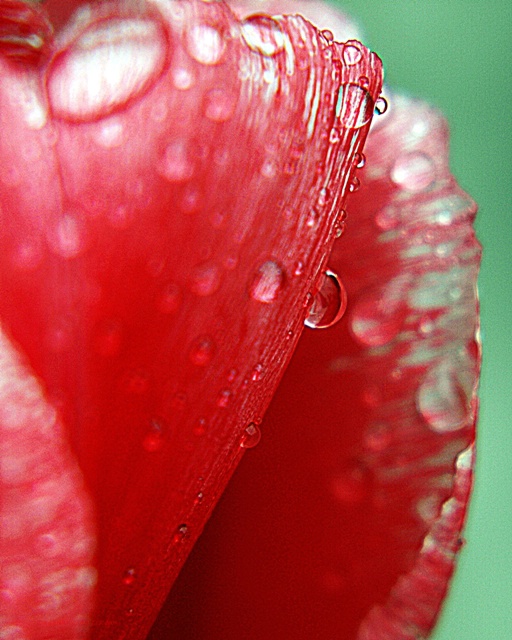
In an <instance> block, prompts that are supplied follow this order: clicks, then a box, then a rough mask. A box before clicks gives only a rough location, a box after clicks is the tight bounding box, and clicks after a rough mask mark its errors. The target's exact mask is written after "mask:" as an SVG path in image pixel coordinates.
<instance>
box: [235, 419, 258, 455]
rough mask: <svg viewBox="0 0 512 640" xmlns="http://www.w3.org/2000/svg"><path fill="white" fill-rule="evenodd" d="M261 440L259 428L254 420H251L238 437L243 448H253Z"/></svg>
mask: <svg viewBox="0 0 512 640" xmlns="http://www.w3.org/2000/svg"><path fill="white" fill-rule="evenodd" d="M260 440H261V430H260V428H259V427H258V425H257V424H256V423H255V422H251V423H250V424H249V425H248V426H247V427H246V428H245V430H244V432H243V434H242V438H241V439H240V446H241V447H242V448H243V449H252V448H254V447H255V446H256V445H257V444H258V443H259V441H260Z"/></svg>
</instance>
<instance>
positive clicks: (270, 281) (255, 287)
mask: <svg viewBox="0 0 512 640" xmlns="http://www.w3.org/2000/svg"><path fill="white" fill-rule="evenodd" d="M284 284H285V274H284V271H283V269H282V268H281V267H280V265H279V264H278V263H277V262H275V261H274V260H267V261H266V262H264V263H263V264H262V265H261V266H260V267H259V269H258V270H257V271H256V273H255V275H254V278H253V280H252V282H251V284H250V287H249V293H250V295H251V298H252V299H253V300H257V301H258V302H263V303H264V304H270V303H271V302H274V300H275V299H276V298H277V296H278V295H279V293H280V292H281V291H282V289H283V287H284Z"/></svg>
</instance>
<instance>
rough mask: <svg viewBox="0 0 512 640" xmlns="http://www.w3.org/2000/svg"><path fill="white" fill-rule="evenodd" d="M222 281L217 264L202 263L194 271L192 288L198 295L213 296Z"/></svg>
mask: <svg viewBox="0 0 512 640" xmlns="http://www.w3.org/2000/svg"><path fill="white" fill-rule="evenodd" d="M220 283H221V277H220V272H219V269H218V267H217V266H216V265H214V264H200V265H197V266H196V267H195V268H194V270H193V272H192V277H191V281H190V290H191V291H192V292H193V293H195V294H196V295H198V296H203V297H206V296H211V295H213V294H214V293H215V292H216V291H217V290H218V289H219V287H220Z"/></svg>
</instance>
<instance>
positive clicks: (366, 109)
mask: <svg viewBox="0 0 512 640" xmlns="http://www.w3.org/2000/svg"><path fill="white" fill-rule="evenodd" d="M373 107H374V104H373V99H372V97H371V95H370V94H369V93H368V91H367V90H366V89H365V88H364V87H361V86H359V85H358V84H353V83H349V84H344V85H342V86H341V88H340V92H339V95H338V104H337V106H336V115H337V116H338V117H339V119H340V121H341V124H342V125H343V126H344V127H346V128H348V129H359V128H361V127H363V126H364V125H365V124H368V122H370V120H371V118H372V114H373Z"/></svg>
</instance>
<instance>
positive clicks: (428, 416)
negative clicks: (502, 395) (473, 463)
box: [416, 360, 473, 433]
mask: <svg viewBox="0 0 512 640" xmlns="http://www.w3.org/2000/svg"><path fill="white" fill-rule="evenodd" d="M472 380H473V378H472V376H471V369H469V368H468V364H467V363H464V362H458V361H457V362H450V361H448V360H446V361H441V362H440V363H439V364H438V365H437V366H436V367H434V368H433V369H431V370H430V371H429V372H428V373H427V375H426V376H425V379H424V380H423V382H422V383H421V385H420V387H419V389H418V393H417V397H416V406H417V409H418V411H419V413H420V415H421V416H423V418H424V420H425V422H426V423H427V424H428V425H429V426H430V427H431V428H432V429H433V430H434V431H437V432H439V433H445V432H449V431H455V430H457V429H460V428H461V427H463V426H464V425H465V424H466V422H467V420H468V417H469V415H470V411H471V394H472Z"/></svg>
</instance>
